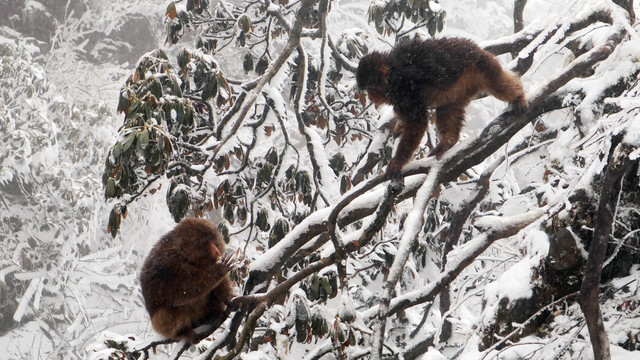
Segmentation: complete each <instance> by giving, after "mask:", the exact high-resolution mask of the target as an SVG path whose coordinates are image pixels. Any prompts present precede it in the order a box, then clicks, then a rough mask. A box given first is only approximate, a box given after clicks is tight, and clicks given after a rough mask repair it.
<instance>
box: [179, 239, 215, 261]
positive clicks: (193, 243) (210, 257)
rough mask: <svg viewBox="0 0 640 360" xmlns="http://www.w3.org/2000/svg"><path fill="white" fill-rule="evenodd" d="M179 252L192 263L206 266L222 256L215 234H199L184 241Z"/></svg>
mask: <svg viewBox="0 0 640 360" xmlns="http://www.w3.org/2000/svg"><path fill="white" fill-rule="evenodd" d="M177 250H178V252H179V254H180V255H181V256H182V257H183V258H185V259H186V260H188V261H189V262H191V263H195V264H198V265H202V266H206V265H208V264H212V263H215V262H216V261H217V260H218V258H219V257H220V249H218V247H217V246H216V245H215V236H214V235H208V236H197V237H192V238H189V239H185V240H183V241H182V243H181V244H180V246H179V247H178V249H177Z"/></svg>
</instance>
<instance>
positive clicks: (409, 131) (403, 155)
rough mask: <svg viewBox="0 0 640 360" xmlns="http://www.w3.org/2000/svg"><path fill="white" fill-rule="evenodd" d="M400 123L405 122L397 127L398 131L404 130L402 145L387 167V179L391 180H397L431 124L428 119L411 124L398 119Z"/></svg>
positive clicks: (400, 144) (401, 137)
mask: <svg viewBox="0 0 640 360" xmlns="http://www.w3.org/2000/svg"><path fill="white" fill-rule="evenodd" d="M398 121H402V122H403V124H401V126H400V127H396V128H397V129H401V130H402V134H401V135H400V143H398V148H397V149H396V154H395V155H394V156H393V159H391V161H389V164H388V165H387V172H386V175H387V177H388V178H391V179H395V178H397V177H398V175H399V174H400V170H402V166H404V164H406V163H407V162H408V161H409V159H411V157H412V156H413V153H414V152H415V151H416V149H417V148H418V145H420V140H422V136H423V135H424V132H425V131H426V130H427V126H428V124H429V122H428V120H427V118H426V117H425V118H424V119H422V120H419V121H411V122H409V121H405V120H403V119H402V118H400V119H398Z"/></svg>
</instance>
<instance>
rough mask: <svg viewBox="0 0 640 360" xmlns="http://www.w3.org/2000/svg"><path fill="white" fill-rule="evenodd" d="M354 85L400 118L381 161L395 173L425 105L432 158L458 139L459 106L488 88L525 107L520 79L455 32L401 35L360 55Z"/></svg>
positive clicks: (417, 136) (418, 131)
mask: <svg viewBox="0 0 640 360" xmlns="http://www.w3.org/2000/svg"><path fill="white" fill-rule="evenodd" d="M356 81H357V83H358V87H359V88H360V89H362V90H367V92H368V94H369V97H370V99H371V100H372V101H373V102H375V103H377V104H379V103H389V104H392V105H393V109H394V111H395V113H396V115H397V116H398V117H399V120H400V121H401V123H400V124H399V126H398V127H397V128H398V129H399V130H400V131H401V134H400V144H399V145H398V149H397V150H396V155H395V157H394V158H393V159H391V161H390V163H389V165H388V167H387V175H389V176H391V177H395V176H397V175H398V173H399V171H400V170H401V169H402V166H403V165H404V164H406V163H407V161H409V159H410V158H411V157H412V156H413V153H414V152H415V150H416V148H417V147H418V145H419V144H420V140H421V139H422V136H423V135H424V132H425V131H426V129H427V123H428V120H427V110H428V109H435V110H436V120H435V123H436V130H437V133H438V145H437V146H436V147H435V148H434V149H433V150H432V151H431V153H430V155H435V156H437V157H438V158H439V157H440V156H441V155H442V154H443V153H444V152H445V151H447V150H448V149H450V148H451V147H452V146H453V145H455V143H456V142H457V141H458V138H459V136H460V131H461V129H462V125H463V123H464V115H465V111H464V109H465V107H466V106H467V105H468V104H469V102H470V101H471V100H473V99H474V98H475V97H476V96H477V95H478V94H479V93H483V92H486V93H489V94H491V95H493V96H495V97H496V98H498V99H500V100H503V101H507V102H509V103H512V104H514V106H515V108H516V109H517V110H519V111H526V109H527V101H526V99H525V95H524V90H523V88H522V83H521V82H520V80H519V79H518V77H516V76H515V75H513V74H512V73H510V72H506V71H504V70H502V67H501V66H500V64H499V63H498V61H497V60H496V59H495V58H494V57H493V55H491V54H490V53H488V52H486V51H484V50H483V49H481V48H480V47H478V46H477V45H476V44H475V43H473V42H472V41H470V40H467V39H461V38H442V39H428V40H420V39H413V40H406V41H404V42H401V43H400V44H398V45H397V46H396V47H395V48H393V49H392V50H391V51H389V52H384V53H382V52H373V53H370V54H367V55H365V56H364V57H363V58H362V59H361V60H360V64H359V65H358V69H357V72H356Z"/></svg>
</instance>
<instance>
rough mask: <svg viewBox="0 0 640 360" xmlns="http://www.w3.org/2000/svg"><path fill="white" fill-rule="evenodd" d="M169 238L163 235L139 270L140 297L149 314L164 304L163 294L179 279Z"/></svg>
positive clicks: (174, 253) (177, 260) (177, 266)
mask: <svg viewBox="0 0 640 360" xmlns="http://www.w3.org/2000/svg"><path fill="white" fill-rule="evenodd" d="M170 247H171V238H170V237H168V235H165V236H164V237H162V239H160V241H158V243H156V244H155V245H154V247H153V248H152V249H151V251H150V252H149V255H147V258H146V259H145V261H144V264H143V265H142V271H141V272H140V286H141V287H142V297H143V298H144V302H145V307H146V308H147V311H148V312H149V314H151V315H153V313H155V311H156V310H157V309H158V307H160V306H163V305H165V304H166V301H167V299H165V298H164V296H163V295H164V294H167V293H169V291H171V288H172V287H173V283H174V282H175V281H177V279H179V275H180V274H179V273H180V269H179V265H178V264H179V261H181V260H180V259H176V258H174V257H176V256H177V254H176V252H175V251H173V250H171V249H170Z"/></svg>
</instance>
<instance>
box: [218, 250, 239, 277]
mask: <svg viewBox="0 0 640 360" xmlns="http://www.w3.org/2000/svg"><path fill="white" fill-rule="evenodd" d="M218 263H219V264H220V266H219V267H218V271H219V272H221V273H223V274H226V273H228V272H229V271H231V270H233V269H234V268H235V267H236V258H235V256H233V254H231V253H225V254H223V255H222V257H221V258H220V259H219V260H218Z"/></svg>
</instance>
